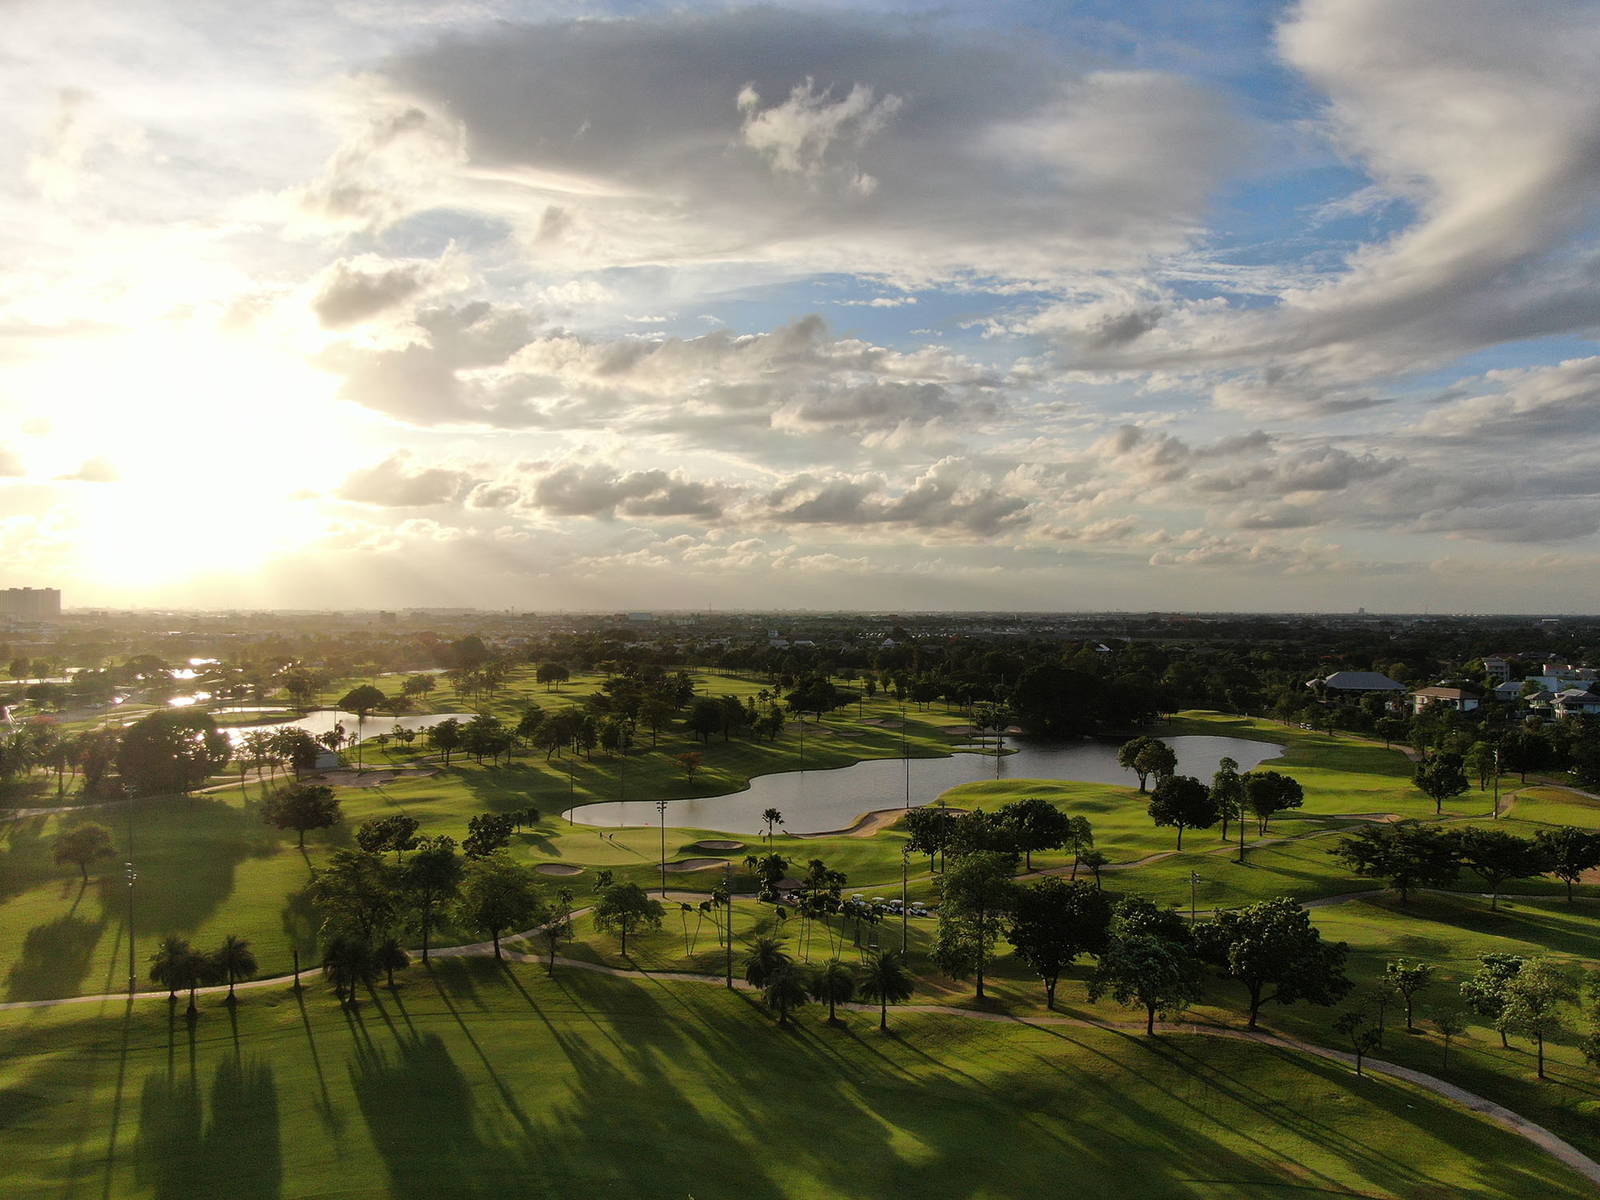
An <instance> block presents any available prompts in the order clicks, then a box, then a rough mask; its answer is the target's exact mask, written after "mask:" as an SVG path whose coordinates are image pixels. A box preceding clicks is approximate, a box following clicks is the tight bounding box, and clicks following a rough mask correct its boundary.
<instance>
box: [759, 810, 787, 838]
mask: <svg viewBox="0 0 1600 1200" xmlns="http://www.w3.org/2000/svg"><path fill="white" fill-rule="evenodd" d="M761 820H762V822H763V823H765V825H766V827H767V845H768V846H771V845H772V827H773V826H774V825H782V824H783V814H782V813H781V812H779V811H778V810H777V809H775V808H769V809H767V810H766V811H765V812H763V813H762V814H761Z"/></svg>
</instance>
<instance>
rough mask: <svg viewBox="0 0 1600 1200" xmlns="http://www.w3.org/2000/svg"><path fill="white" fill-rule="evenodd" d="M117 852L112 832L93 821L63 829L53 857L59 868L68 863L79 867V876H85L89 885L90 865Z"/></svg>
mask: <svg viewBox="0 0 1600 1200" xmlns="http://www.w3.org/2000/svg"><path fill="white" fill-rule="evenodd" d="M116 852H117V847H116V843H115V842H114V841H113V840H112V838H111V830H109V829H107V828H106V827H105V826H104V825H97V824H95V823H94V822H93V821H85V822H84V823H83V824H81V825H74V826H72V827H71V828H69V829H63V830H62V831H61V832H60V833H58V834H57V835H56V840H55V845H54V853H53V856H54V858H55V862H56V865H57V866H59V867H64V866H66V865H67V864H68V863H70V864H72V865H73V866H75V867H77V868H78V872H79V874H80V875H82V876H83V881H84V882H85V883H87V882H88V881H89V864H90V863H92V862H98V861H99V860H100V859H102V858H111V857H113V856H114V855H115V854H116Z"/></svg>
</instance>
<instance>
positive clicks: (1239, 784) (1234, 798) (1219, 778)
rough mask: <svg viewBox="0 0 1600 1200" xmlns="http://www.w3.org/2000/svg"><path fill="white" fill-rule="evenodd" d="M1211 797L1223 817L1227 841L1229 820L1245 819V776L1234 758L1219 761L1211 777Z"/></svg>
mask: <svg viewBox="0 0 1600 1200" xmlns="http://www.w3.org/2000/svg"><path fill="white" fill-rule="evenodd" d="M1211 798H1212V799H1213V800H1215V801H1216V803H1217V815H1218V816H1220V817H1221V818H1222V840H1223V841H1227V840H1228V824H1229V822H1231V821H1235V820H1237V821H1239V822H1241V823H1242V822H1243V821H1244V777H1243V776H1242V775H1240V774H1239V764H1238V762H1237V761H1235V760H1234V759H1231V758H1226V757H1224V758H1223V759H1222V760H1221V761H1220V762H1218V763H1217V773H1216V774H1215V775H1213V776H1212V777H1211Z"/></svg>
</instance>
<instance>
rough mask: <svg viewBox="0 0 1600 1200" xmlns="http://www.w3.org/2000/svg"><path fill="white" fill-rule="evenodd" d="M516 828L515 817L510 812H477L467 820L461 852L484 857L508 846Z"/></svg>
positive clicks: (470, 856) (475, 856)
mask: <svg viewBox="0 0 1600 1200" xmlns="http://www.w3.org/2000/svg"><path fill="white" fill-rule="evenodd" d="M516 828H517V821H516V818H515V817H513V816H512V815H511V814H510V813H492V812H491V813H479V814H478V815H477V816H475V817H471V818H469V819H468V820H467V836H466V840H465V841H463V842H462V843H461V852H462V853H463V854H465V855H466V856H467V857H468V858H486V857H488V856H489V855H491V854H493V853H494V852H495V851H496V850H503V849H505V848H506V847H507V846H509V845H510V844H511V835H512V833H513V832H515V830H516Z"/></svg>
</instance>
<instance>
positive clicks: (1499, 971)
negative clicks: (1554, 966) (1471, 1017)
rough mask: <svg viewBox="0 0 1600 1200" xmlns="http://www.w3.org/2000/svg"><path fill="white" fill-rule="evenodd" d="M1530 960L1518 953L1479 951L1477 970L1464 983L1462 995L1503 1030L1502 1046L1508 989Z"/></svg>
mask: <svg viewBox="0 0 1600 1200" xmlns="http://www.w3.org/2000/svg"><path fill="white" fill-rule="evenodd" d="M1527 961H1528V960H1527V959H1525V958H1523V957H1522V956H1521V955H1519V954H1480V955H1479V956H1478V970H1477V972H1476V973H1475V974H1473V975H1472V977H1471V978H1469V979H1465V980H1463V981H1462V983H1461V998H1462V999H1463V1000H1465V1001H1466V1002H1467V1006H1468V1007H1469V1008H1471V1009H1472V1011H1473V1012H1475V1013H1477V1014H1478V1015H1479V1016H1480V1017H1488V1018H1489V1020H1490V1022H1491V1023H1492V1024H1493V1025H1494V1027H1495V1029H1496V1030H1498V1031H1499V1033H1500V1045H1501V1047H1502V1048H1504V1047H1506V1046H1508V1045H1509V1043H1508V1042H1507V1041H1506V1027H1505V1025H1503V1024H1502V1023H1501V1021H1500V1014H1501V1013H1503V1012H1504V1011H1505V1007H1506V988H1507V986H1508V985H1509V984H1510V983H1511V981H1512V980H1513V979H1515V978H1516V977H1517V975H1518V974H1519V973H1520V972H1521V970H1522V968H1523V966H1524V964H1526V963H1527Z"/></svg>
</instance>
